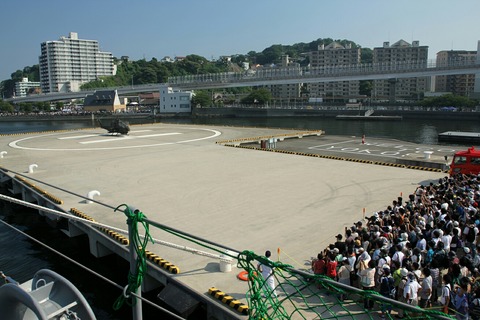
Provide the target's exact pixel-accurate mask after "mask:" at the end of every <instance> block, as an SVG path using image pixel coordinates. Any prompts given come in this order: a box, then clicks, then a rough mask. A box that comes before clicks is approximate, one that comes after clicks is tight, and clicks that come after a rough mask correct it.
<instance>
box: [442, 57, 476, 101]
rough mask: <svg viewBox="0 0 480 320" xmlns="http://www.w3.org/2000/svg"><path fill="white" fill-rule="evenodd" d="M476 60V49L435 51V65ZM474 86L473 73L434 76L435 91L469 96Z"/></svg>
mask: <svg viewBox="0 0 480 320" xmlns="http://www.w3.org/2000/svg"><path fill="white" fill-rule="evenodd" d="M476 60H477V52H476V51H466V50H450V51H447V50H445V51H440V52H438V53H437V59H436V65H437V66H442V65H447V64H449V63H450V64H451V63H457V62H458V63H463V62H473V63H475V61H476ZM474 88H475V74H457V75H448V76H436V77H435V92H448V93H453V94H455V95H460V96H466V97H469V96H470V95H471V94H472V93H473V90H474Z"/></svg>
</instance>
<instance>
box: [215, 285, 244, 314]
mask: <svg viewBox="0 0 480 320" xmlns="http://www.w3.org/2000/svg"><path fill="white" fill-rule="evenodd" d="M208 294H209V295H211V296H212V297H215V298H216V299H218V300H220V301H221V302H222V303H224V304H226V305H227V306H229V307H231V308H233V309H235V310H237V311H238V312H240V313H241V314H244V315H248V306H247V305H246V304H244V303H243V302H241V301H240V300H236V299H235V298H234V297H232V296H229V295H228V294H226V293H225V292H222V291H220V290H219V289H217V288H215V287H211V288H210V289H208Z"/></svg>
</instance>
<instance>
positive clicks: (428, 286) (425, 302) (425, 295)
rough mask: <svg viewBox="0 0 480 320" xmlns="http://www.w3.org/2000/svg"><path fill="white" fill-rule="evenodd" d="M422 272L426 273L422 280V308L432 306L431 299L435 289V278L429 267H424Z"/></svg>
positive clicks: (420, 304)
mask: <svg viewBox="0 0 480 320" xmlns="http://www.w3.org/2000/svg"><path fill="white" fill-rule="evenodd" d="M422 273H423V275H424V278H423V281H422V288H421V289H420V303H419V306H420V308H428V307H430V301H431V300H430V299H431V297H432V291H433V279H432V276H431V273H430V269H429V268H423V269H422Z"/></svg>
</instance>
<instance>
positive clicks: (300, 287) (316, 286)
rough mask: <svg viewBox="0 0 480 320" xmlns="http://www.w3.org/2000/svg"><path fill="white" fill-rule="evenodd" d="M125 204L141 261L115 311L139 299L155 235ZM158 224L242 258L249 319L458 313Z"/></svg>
mask: <svg viewBox="0 0 480 320" xmlns="http://www.w3.org/2000/svg"><path fill="white" fill-rule="evenodd" d="M121 207H125V209H124V211H123V212H124V213H125V215H126V216H127V217H128V220H127V222H128V223H129V224H132V230H133V235H132V237H133V241H134V247H135V248H136V250H137V265H136V272H135V274H131V273H130V274H129V277H128V278H129V284H128V286H127V288H126V294H123V295H122V296H120V297H119V298H118V299H117V301H116V302H115V304H114V309H115V310H118V309H119V308H120V307H121V306H122V305H123V303H124V302H125V301H127V303H128V304H129V305H133V304H134V303H135V301H136V299H133V300H132V302H129V301H128V300H127V299H128V298H131V295H130V293H131V292H135V291H136V289H137V288H138V287H139V286H140V285H141V283H142V280H143V276H144V274H145V272H146V258H145V250H146V247H147V244H148V242H149V241H152V243H153V239H152V238H151V236H150V234H149V224H148V223H147V222H146V221H144V220H145V219H146V217H145V216H144V215H143V213H141V212H139V211H132V210H131V209H130V208H129V207H128V206H126V205H120V206H119V207H117V208H116V209H115V210H119V209H120V208H121ZM139 223H141V224H142V225H143V226H144V228H145V235H146V236H145V237H141V236H140V234H139V232H138V224H139ZM157 227H158V228H160V229H163V230H164V231H166V232H168V233H171V234H173V235H175V236H178V237H180V238H182V239H184V240H187V241H190V242H193V243H195V244H197V245H200V246H202V247H205V248H208V249H211V250H213V251H216V252H218V253H222V254H224V255H227V256H229V257H231V258H233V259H235V260H237V267H239V268H242V269H243V270H245V271H246V272H247V277H248V287H249V289H248V291H247V292H246V294H245V298H246V300H247V303H248V308H249V319H255V320H257V319H258V320H267V319H268V320H269V319H378V318H379V317H380V316H381V315H382V310H388V309H390V308H391V309H393V311H392V312H391V313H390V312H386V313H384V314H383V315H384V317H385V319H396V317H395V316H397V315H401V316H402V317H403V319H446V320H448V319H454V318H455V317H453V316H451V315H446V314H445V313H443V312H440V311H439V310H440V306H434V307H432V308H428V309H421V308H418V307H413V306H410V305H406V304H403V303H401V302H398V301H396V300H391V299H388V298H385V297H383V296H381V295H380V294H379V293H378V292H376V291H366V290H361V289H358V288H355V287H351V286H346V285H343V284H341V283H338V282H336V281H334V280H332V279H330V278H328V277H325V276H321V275H315V274H313V273H310V272H309V271H305V270H299V269H294V268H293V267H292V266H291V265H288V264H284V263H282V262H280V261H276V262H275V261H272V260H270V259H268V258H266V257H264V256H260V255H257V254H255V253H254V252H252V251H243V252H241V253H240V254H238V256H237V255H236V254H233V252H228V251H227V252H225V249H224V248H220V247H218V246H216V245H213V244H212V243H205V242H204V241H202V240H199V239H198V238H194V237H191V236H188V235H186V234H183V233H181V232H178V231H175V230H173V229H171V228H169V227H166V226H158V225H157ZM259 263H260V264H262V265H264V266H269V267H270V268H272V269H273V270H274V272H273V273H272V275H271V277H273V278H274V287H273V290H272V289H271V288H270V286H269V285H268V283H267V282H268V280H269V279H264V278H263V276H262V274H261V272H260V271H259V270H258V264H259ZM365 299H371V300H373V301H374V302H375V307H374V308H373V309H372V310H367V309H364V303H363V301H364V300H365ZM452 312H453V310H452Z"/></svg>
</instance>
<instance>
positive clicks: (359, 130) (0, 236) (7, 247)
mask: <svg viewBox="0 0 480 320" xmlns="http://www.w3.org/2000/svg"><path fill="white" fill-rule="evenodd" d="M150 121H151V120H150ZM168 121H169V122H170V123H172V122H173V123H181V124H207V125H222V126H249V127H274V128H296V129H302V130H303V129H308V130H318V129H321V130H324V131H325V132H326V134H331V135H354V136H361V135H362V134H365V135H366V136H367V137H369V136H370V137H381V138H390V139H399V140H404V141H410V142H415V143H424V144H437V143H438V142H437V135H438V133H441V132H444V131H472V132H480V123H478V122H477V121H471V122H470V121H445V120H403V121H371V122H369V121H339V120H335V119H331V118H328V119H321V118H315V117H309V118H307V117H295V118H221V119H217V118H200V119H169V120H168ZM93 126H95V125H94V124H93V123H92V121H91V120H84V121H28V122H27V121H25V122H20V121H18V122H0V133H2V134H7V133H23V132H39V131H48V130H71V129H81V128H90V127H93ZM6 211H10V212H13V213H14V215H12V216H9V217H8V218H7V221H8V222H9V223H10V224H12V225H14V226H16V227H18V228H20V229H22V230H24V231H25V232H26V233H28V234H30V235H32V236H34V237H35V238H38V239H40V240H41V241H42V242H45V243H47V244H49V245H51V246H53V247H54V248H55V249H57V250H59V251H61V252H64V253H65V254H67V255H69V256H70V257H72V258H74V259H75V260H76V261H78V262H81V263H82V264H84V265H86V266H88V267H89V268H92V269H94V270H95V271H96V272H99V273H100V274H103V275H105V276H107V277H108V278H110V279H111V280H113V281H115V282H116V283H118V284H121V285H125V284H126V277H127V274H128V264H127V263H126V262H125V261H124V260H123V259H121V258H118V257H117V256H115V255H112V256H109V257H104V258H101V259H92V256H91V254H90V252H89V250H88V239H87V238H86V236H80V237H76V238H67V237H66V236H65V235H64V234H63V233H62V232H61V231H59V229H57V228H50V227H48V226H46V225H45V223H44V222H43V219H42V218H41V217H39V216H38V215H37V214H36V213H35V212H33V211H32V210H30V209H26V208H23V207H17V206H12V205H10V204H2V203H1V202H0V216H3V215H5V213H6ZM0 243H1V244H2V245H1V246H0V270H3V271H4V272H5V273H6V274H7V275H10V276H12V277H13V278H15V279H16V280H17V281H19V282H23V281H26V280H28V279H30V278H31V277H32V276H33V274H34V272H35V271H36V270H39V269H41V268H50V269H52V270H54V271H56V272H58V273H60V274H62V275H63V276H65V277H66V278H67V279H69V280H70V281H71V282H73V283H74V284H75V285H76V286H77V287H78V288H79V289H80V291H81V292H82V293H84V295H85V296H86V298H87V300H88V301H89V303H90V304H91V305H92V307H93V309H94V312H95V314H96V315H97V318H98V319H118V320H124V319H125V320H126V319H131V317H132V315H131V311H130V308H129V307H128V306H124V307H123V308H122V309H120V310H119V311H115V310H113V308H112V306H113V303H114V302H115V300H116V298H117V297H118V296H119V295H120V293H121V292H120V290H119V289H117V288H116V287H113V286H111V285H110V284H108V283H106V282H104V281H103V280H99V279H97V278H95V277H94V276H92V275H90V274H89V273H87V272H86V271H84V270H83V269H81V268H79V267H77V266H76V265H74V264H72V263H70V262H68V261H67V260H65V259H63V258H61V257H60V256H58V255H57V254H54V253H52V252H51V251H50V250H47V249H45V248H44V247H42V246H40V245H38V244H36V243H35V242H32V241H30V240H28V239H26V238H25V237H24V236H22V235H20V234H18V233H17V232H15V231H12V230H11V229H10V228H8V227H6V226H4V225H3V224H0ZM149 298H150V299H151V300H152V301H156V302H158V301H157V300H156V299H155V296H149ZM143 309H144V318H145V319H151V318H156V319H158V318H161V319H168V317H167V316H166V315H165V314H163V313H161V312H159V311H157V310H156V309H152V308H151V307H148V306H145V305H144V307H143ZM190 318H191V319H202V318H204V317H203V316H202V315H199V314H196V315H193V316H192V317H190Z"/></svg>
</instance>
